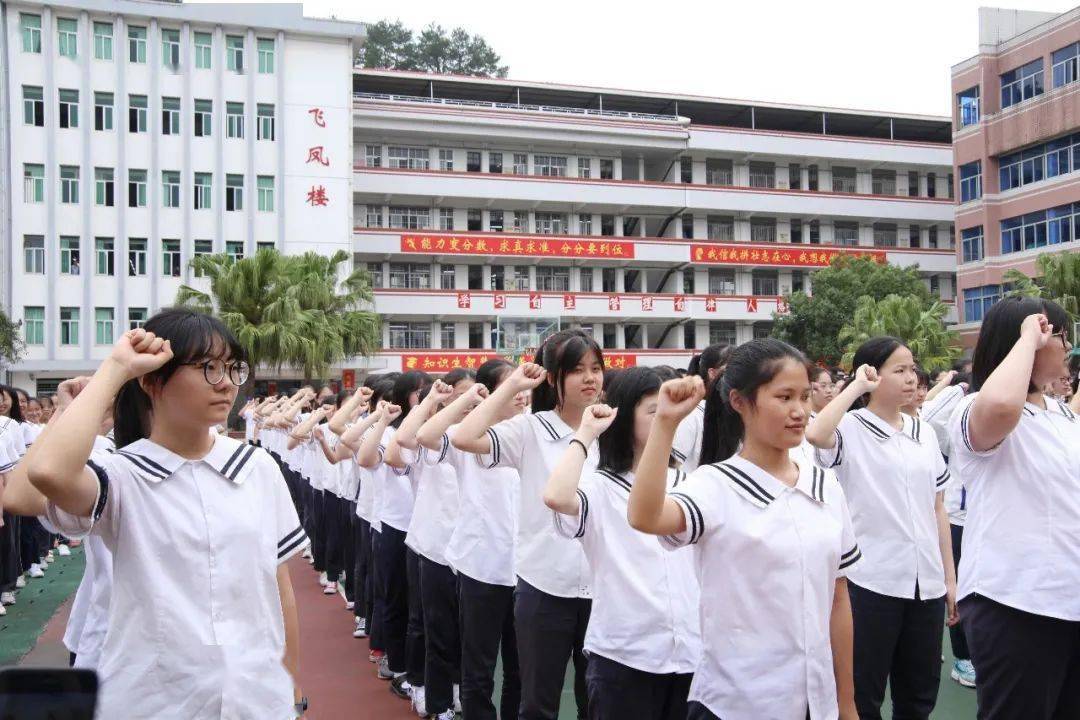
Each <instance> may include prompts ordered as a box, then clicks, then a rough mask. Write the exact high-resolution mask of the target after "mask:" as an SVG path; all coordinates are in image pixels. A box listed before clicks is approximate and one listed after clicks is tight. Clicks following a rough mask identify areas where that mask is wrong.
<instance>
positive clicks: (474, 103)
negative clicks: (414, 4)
mask: <svg viewBox="0 0 1080 720" xmlns="http://www.w3.org/2000/svg"><path fill="white" fill-rule="evenodd" d="M353 99H354V100H381V101H387V102H400V103H415V104H423V105H445V106H451V107H473V108H487V109H494V110H515V111H521V110H524V111H527V112H542V113H559V114H562V115H584V116H587V117H604V118H623V119H628V120H648V121H650V122H668V123H673V122H678V121H679V118H678V117H677V116H675V115H656V114H653V113H638V112H623V111H621V110H597V109H594V108H572V107H561V106H558V105H527V104H521V103H508V102H485V101H482V100H455V99H452V98H432V97H423V96H421V95H396V94H390V93H370V92H354V93H353Z"/></svg>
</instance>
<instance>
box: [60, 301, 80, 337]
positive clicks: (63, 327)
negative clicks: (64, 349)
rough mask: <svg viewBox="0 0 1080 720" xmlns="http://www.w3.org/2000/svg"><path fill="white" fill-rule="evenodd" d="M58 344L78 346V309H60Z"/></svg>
mask: <svg viewBox="0 0 1080 720" xmlns="http://www.w3.org/2000/svg"><path fill="white" fill-rule="evenodd" d="M60 344H61V345H78V344H79V308H77V307H62V308H60Z"/></svg>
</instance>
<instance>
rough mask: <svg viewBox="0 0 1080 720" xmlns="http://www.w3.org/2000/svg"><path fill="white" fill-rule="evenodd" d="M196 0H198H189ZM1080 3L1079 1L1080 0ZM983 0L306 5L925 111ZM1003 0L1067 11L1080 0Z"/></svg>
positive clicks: (550, 67) (945, 110)
mask: <svg viewBox="0 0 1080 720" xmlns="http://www.w3.org/2000/svg"><path fill="white" fill-rule="evenodd" d="M189 1H190V0H189ZM1073 1H1074V2H1075V1H1076V0H1073ZM986 4H987V3H985V2H983V3H980V2H977V1H976V0H906V1H905V2H900V3H885V2H882V1H881V0H860V1H852V0H818V2H805V0H804V1H803V2H795V1H792V0H781V1H774V2H768V1H766V0H756V1H754V0H750V1H743V0H739V1H737V2H732V1H731V0H712V2H691V1H688V0H676V1H675V2H674V3H673V4H672V5H667V4H666V3H648V4H646V3H640V2H627V1H624V2H611V1H609V0H602V1H601V0H544V1H543V2H515V3H511V2H506V1H505V0H453V1H451V2H447V0H438V1H436V0H396V2H395V3H389V2H387V3H373V4H370V5H369V4H367V3H359V2H355V1H354V2H343V1H340V0H304V2H303V5H304V14H305V15H307V16H309V17H329V16H331V15H333V16H336V17H338V18H339V19H344V20H356V21H360V22H377V21H379V20H384V19H385V20H401V21H402V22H404V23H405V25H407V26H408V27H410V28H412V29H413V30H419V29H421V28H423V27H424V26H426V25H428V24H429V23H432V22H435V23H438V24H440V25H442V26H444V27H446V28H448V29H449V28H453V27H458V26H461V27H463V28H465V29H466V30H467V31H468V32H470V33H478V34H480V35H481V36H483V37H484V38H485V39H486V40H487V41H488V43H489V44H490V45H492V47H494V49H495V51H496V52H498V53H499V54H500V55H501V57H502V63H503V64H504V65H509V67H510V73H509V77H511V78H513V79H517V80H530V81H540V82H558V83H567V84H574V85H591V86H599V87H609V88H620V89H628V90H650V91H658V92H671V93H687V94H695V95H705V96H710V97H722V98H730V99H737V100H757V101H769V102H781V103H796V104H805V105H824V106H829V107H838V108H852V109H860V110H879V111H889V112H898V113H914V114H923V115H948V114H950V85H949V72H950V67H951V66H952V65H953V64H955V63H958V62H961V61H963V60H966V59H967V58H969V57H971V56H973V55H975V54H976V53H977V52H978V7H979V6H980V5H986ZM1000 6H1002V7H1009V8H1013V9H1020V10H1040V11H1045V12H1065V11H1067V10H1069V9H1071V8H1072V7H1073V5H1072V3H1071V2H1061V1H1060V0H1008V1H1007V2H1003V3H1002V4H1001V5H1000Z"/></svg>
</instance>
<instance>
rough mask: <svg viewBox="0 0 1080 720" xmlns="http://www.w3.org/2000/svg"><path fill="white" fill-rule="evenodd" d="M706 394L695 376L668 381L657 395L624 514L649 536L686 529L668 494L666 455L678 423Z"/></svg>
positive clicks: (675, 504)
mask: <svg viewBox="0 0 1080 720" xmlns="http://www.w3.org/2000/svg"><path fill="white" fill-rule="evenodd" d="M703 397H705V384H704V383H703V382H702V380H701V378H700V377H699V376H697V375H693V376H687V377H684V378H680V379H678V380H668V381H667V382H665V383H664V384H663V385H661V386H660V398H659V403H658V405H657V407H656V415H655V416H654V417H653V423H652V428H651V429H650V430H649V439H648V440H647V441H646V443H645V450H644V451H643V452H642V454H641V459H640V460H639V461H638V467H637V472H636V473H635V476H634V484H633V486H632V487H631V488H630V501H629V504H628V506H627V508H626V517H627V520H628V521H629V522H630V527H632V528H634V529H635V530H638V531H640V532H644V533H649V534H650V535H678V534H681V533H683V532H686V516H685V515H683V511H682V508H681V507H680V506H679V504H678V503H677V502H676V501H675V500H673V499H672V498H670V497H668V496H667V470H668V458H669V457H670V456H671V443H672V441H673V440H674V438H675V431H676V430H677V429H678V427H679V422H680V421H681V420H682V419H683V418H684V417H686V416H687V415H689V414H690V413H691V412H693V410H694V408H695V407H697V404H698V403H699V402H701V398H703Z"/></svg>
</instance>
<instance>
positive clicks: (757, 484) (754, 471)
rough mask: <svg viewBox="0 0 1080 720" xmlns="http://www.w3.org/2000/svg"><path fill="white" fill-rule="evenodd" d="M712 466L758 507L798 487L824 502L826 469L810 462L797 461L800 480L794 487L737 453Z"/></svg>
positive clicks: (732, 486) (733, 487)
mask: <svg viewBox="0 0 1080 720" xmlns="http://www.w3.org/2000/svg"><path fill="white" fill-rule="evenodd" d="M711 467H714V468H716V469H717V470H718V471H720V474H721V475H723V476H724V477H725V479H727V480H728V481H729V482H730V483H731V489H732V490H734V491H735V492H736V493H737V494H739V495H741V496H743V497H744V498H746V499H747V500H749V501H750V502H751V503H753V504H754V505H757V506H758V507H762V508H764V507H767V506H768V505H769V504H770V503H772V501H773V500H775V499H776V498H778V497H779V496H780V494H781V493H784V492H786V491H788V490H798V491H800V492H802V493H803V494H805V495H806V496H808V497H810V498H812V499H814V500H816V501H817V502H820V503H823V502H825V471H824V470H822V469H821V468H819V467H818V466H816V465H813V464H811V463H802V464H799V466H798V467H799V479H798V480H796V481H795V487H794V488H792V487H791V486H790V485H788V484H787V483H785V482H783V481H782V480H780V479H779V478H776V477H773V476H772V475H771V474H769V473H767V472H765V471H764V470H762V469H761V468H759V467H758V466H757V465H755V464H754V463H752V462H750V461H749V460H746V459H744V458H742V457H740V456H738V455H734V456H732V457H730V458H728V459H727V460H725V461H724V462H722V463H714V464H713V465H712V466H711Z"/></svg>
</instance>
